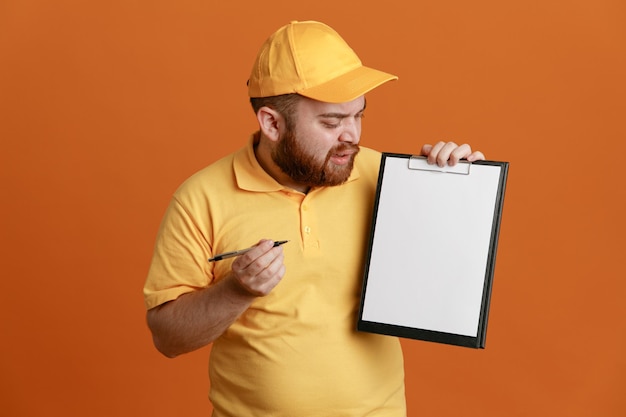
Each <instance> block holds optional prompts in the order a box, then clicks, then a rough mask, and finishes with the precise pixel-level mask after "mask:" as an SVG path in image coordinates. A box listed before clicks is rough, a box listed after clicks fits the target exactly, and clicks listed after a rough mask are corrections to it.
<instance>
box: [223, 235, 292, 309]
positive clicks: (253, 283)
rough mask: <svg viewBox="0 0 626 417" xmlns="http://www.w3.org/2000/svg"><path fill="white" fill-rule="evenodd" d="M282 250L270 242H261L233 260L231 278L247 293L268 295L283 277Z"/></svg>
mask: <svg viewBox="0 0 626 417" xmlns="http://www.w3.org/2000/svg"><path fill="white" fill-rule="evenodd" d="M283 261H284V256H283V248H282V247H280V246H277V247H274V242H273V241H271V240H261V241H260V242H259V243H258V244H257V245H256V246H255V247H254V248H253V249H251V250H249V251H248V252H246V253H244V254H243V255H240V256H239V257H237V259H235V261H234V262H233V265H232V267H231V270H232V278H233V279H234V280H235V281H236V282H237V283H238V284H239V286H241V288H242V289H243V290H245V291H246V292H247V293H249V294H251V295H254V296H257V297H260V296H264V295H267V294H269V293H270V292H271V291H272V289H274V287H275V286H276V285H278V283H279V282H280V280H281V279H282V278H283V276H284V275H285V264H284V263H283Z"/></svg>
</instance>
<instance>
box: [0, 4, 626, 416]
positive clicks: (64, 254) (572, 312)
mask: <svg viewBox="0 0 626 417" xmlns="http://www.w3.org/2000/svg"><path fill="white" fill-rule="evenodd" d="M625 4H626V3H624V2H623V1H620V0H614V1H609V0H578V1H574V0H573V1H560V2H554V1H545V0H524V1H521V0H512V1H501V0H478V1H473V2H468V1H460V0H455V1H453V0H443V1H437V2H426V1H417V2H412V1H408V0H406V1H401V2H400V1H385V2H376V3H374V2H371V3H370V2H368V1H365V2H356V3H355V2H342V1H337V0H318V1H314V2H313V1H311V2H295V1H293V0H289V1H286V0H280V1H278V0H276V1H272V2H266V3H262V2H252V1H250V2H243V1H241V0H231V1H214V0H205V1H197V0H183V1H178V2H166V1H145V0H129V1H121V0H113V1H102V0H100V1H98V0H96V1H90V2H87V1H70V0H58V1H54V2H50V1H43V0H4V1H2V2H0V60H1V61H0V139H1V142H0V143H1V145H0V173H1V181H2V182H1V184H2V200H1V205H0V211H1V213H0V222H1V223H0V225H1V235H0V239H1V246H2V247H1V248H0V261H1V269H0V271H1V272H0V273H1V274H2V278H1V280H2V281H1V282H2V286H1V288H2V302H0V326H1V327H0V335H1V336H0V337H1V338H2V343H1V344H0V384H1V385H0V396H1V397H0V408H1V409H2V414H3V415H6V416H68V415H72V416H92V417H97V416H144V415H150V416H171V415H180V416H183V415H184V416H206V415H209V413H210V404H209V403H208V400H207V399H206V393H207V389H208V380H207V360H208V355H207V354H208V348H207V349H202V350H200V351H198V352H194V353H191V354H188V355H185V356H183V357H180V358H178V359H175V360H169V359H165V358H164V357H162V356H160V355H159V354H158V353H157V352H156V350H155V349H154V348H153V347H152V342H151V338H150V335H149V332H148V330H147V328H146V325H145V318H144V308H143V299H142V294H141V289H142V286H143V282H144V278H145V274H146V271H147V267H148V262H149V259H150V256H151V251H152V245H153V242H154V238H155V234H156V231H157V227H158V224H159V221H160V219H161V216H162V214H163V211H164V209H165V206H166V204H167V202H168V200H169V197H170V195H171V193H172V192H173V191H174V189H175V188H176V187H177V186H178V184H179V183H180V182H181V181H182V180H183V179H184V178H186V177H187V176H189V175H190V174H191V173H193V172H195V171H196V170H198V169H200V168H201V167H203V166H205V165H207V164H208V163H210V162H212V161H214V160H216V159H217V158H218V157H221V156H223V155H225V154H226V153H228V152H230V151H232V150H235V149H237V148H239V147H240V146H242V145H243V144H244V143H245V140H246V139H247V136H248V134H249V133H251V132H252V131H253V130H254V129H255V119H254V118H253V114H252V111H251V110H250V109H249V105H248V103H247V97H246V89H245V82H246V79H247V76H248V71H249V69H250V67H251V65H252V62H253V60H254V57H255V54H256V51H257V49H258V48H259V46H260V44H261V43H262V41H263V40H264V39H265V38H266V37H267V36H268V35H269V34H270V33H271V32H273V31H274V30H275V29H277V28H278V27H279V26H282V25H283V24H285V23H287V22H288V21H289V20H292V19H300V20H304V19H316V20H322V21H324V22H326V23H328V24H330V25H331V26H333V27H334V28H335V29H337V30H338V31H339V32H340V33H341V34H342V35H343V36H344V38H345V39H346V40H347V41H348V42H349V43H350V44H351V45H352V46H353V48H354V49H355V50H356V51H357V53H358V54H359V55H360V56H361V58H362V59H363V61H364V62H365V63H366V64H368V65H371V66H374V67H377V68H380V69H384V70H387V71H390V72H394V73H396V74H398V75H399V76H400V80H399V81H398V82H394V83H391V84H388V85H385V86H384V87H382V88H380V89H378V90H376V91H374V92H373V93H371V94H370V95H368V110H367V118H366V119H365V121H364V134H363V140H362V143H363V144H365V145H368V146H371V147H374V148H377V149H379V150H381V151H390V152H407V153H410V152H417V151H418V150H419V148H420V146H421V144H422V143H424V142H433V141H436V140H440V139H444V140H456V141H458V142H469V143H471V144H472V145H473V147H474V148H477V149H481V150H483V151H484V152H485V153H486V155H487V157H488V158H489V159H496V160H505V161H509V162H510V164H511V165H510V173H509V182H508V185H507V192H506V200H505V208H504V216H503V223H502V230H501V236H500V246H499V250H498V259H497V266H496V276H495V281H494V289H493V300H492V307H491V314H490V321H489V330H488V336H487V348H486V349H485V350H473V349H466V348H459V347H452V346H446V345H440V344H434V343H428V342H420V341H414V340H404V341H403V346H404V349H405V354H406V371H407V396H408V406H409V415H410V416H416V415H436V416H458V415H468V416H478V415H481V416H529V415H533V416H556V415H558V416H624V415H626V395H624V392H625V388H626V359H625V358H626V301H625V300H624V299H625V298H626V297H625V296H626V284H625V283H624V281H625V280H624V275H625V273H624V269H625V268H624V266H623V261H624V257H625V254H624V252H625V248H626V244H625V243H626V242H625V240H626V239H625V238H624V236H625V235H626V227H625V221H624V216H625V214H626V210H625V207H624V197H625V191H624V190H625V188H626V187H625V185H624V179H625V178H626V174H625V172H626V171H625V169H624V168H623V165H624V162H623V160H624V153H625V151H626V146H625V142H626V127H625V126H626V123H625V119H626V117H625V116H626V112H625V110H626V106H625V97H626V81H625V74H626V6H625ZM459 233H460V234H463V231H462V230H460V231H459ZM381 360H384V359H383V358H381Z"/></svg>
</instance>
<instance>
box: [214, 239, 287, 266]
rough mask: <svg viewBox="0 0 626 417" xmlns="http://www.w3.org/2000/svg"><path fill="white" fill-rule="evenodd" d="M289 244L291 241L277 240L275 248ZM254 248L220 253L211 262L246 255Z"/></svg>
mask: <svg viewBox="0 0 626 417" xmlns="http://www.w3.org/2000/svg"><path fill="white" fill-rule="evenodd" d="M287 242H289V241H288V240H277V241H276V242H274V247H276V246H280V245H283V244H285V243H287ZM253 248H256V245H255V246H251V247H249V248H246V249H239V250H234V251H232V252H224V253H220V254H219V255H215V256H214V257H212V258H210V259H209V262H216V261H221V260H222V259H228V258H232V257H233V256H239V255H243V254H244V253H246V252H248V251H249V250H251V249H253Z"/></svg>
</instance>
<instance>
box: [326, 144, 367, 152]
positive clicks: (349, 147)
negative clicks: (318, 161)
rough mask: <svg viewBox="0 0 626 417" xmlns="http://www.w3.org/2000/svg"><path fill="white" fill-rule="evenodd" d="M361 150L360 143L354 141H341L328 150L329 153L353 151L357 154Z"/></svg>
mask: <svg viewBox="0 0 626 417" xmlns="http://www.w3.org/2000/svg"><path fill="white" fill-rule="evenodd" d="M360 150H361V148H360V147H359V145H355V144H354V143H340V144H338V145H335V146H333V147H332V148H331V149H330V151H328V155H333V154H342V153H352V154H355V155H356V154H357V153H358V152H359V151H360Z"/></svg>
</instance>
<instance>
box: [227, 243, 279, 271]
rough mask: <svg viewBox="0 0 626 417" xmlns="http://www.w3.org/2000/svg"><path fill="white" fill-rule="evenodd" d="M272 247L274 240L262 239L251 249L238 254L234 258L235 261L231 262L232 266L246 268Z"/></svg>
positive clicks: (240, 268)
mask: <svg viewBox="0 0 626 417" xmlns="http://www.w3.org/2000/svg"><path fill="white" fill-rule="evenodd" d="M273 247H274V242H273V241H272V240H269V239H262V240H260V241H259V243H257V244H256V245H255V246H254V247H253V248H252V249H250V250H249V251H247V252H246V253H244V254H243V255H239V256H238V257H237V259H235V261H234V262H233V267H235V268H237V269H239V270H243V269H246V268H248V266H250V265H251V264H252V263H253V262H255V261H256V260H257V259H258V258H259V257H261V256H263V255H264V254H265V253H267V252H268V251H270V250H271V249H272V248H273Z"/></svg>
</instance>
